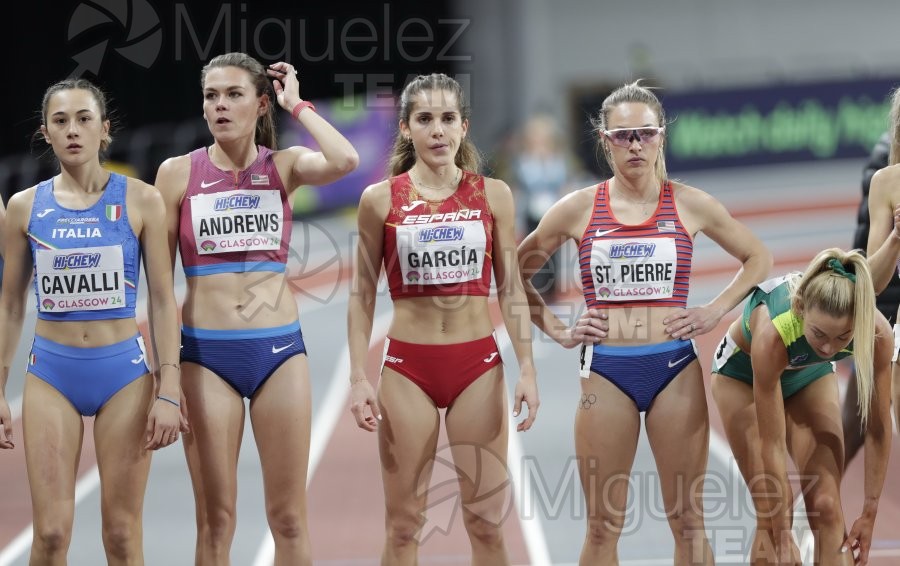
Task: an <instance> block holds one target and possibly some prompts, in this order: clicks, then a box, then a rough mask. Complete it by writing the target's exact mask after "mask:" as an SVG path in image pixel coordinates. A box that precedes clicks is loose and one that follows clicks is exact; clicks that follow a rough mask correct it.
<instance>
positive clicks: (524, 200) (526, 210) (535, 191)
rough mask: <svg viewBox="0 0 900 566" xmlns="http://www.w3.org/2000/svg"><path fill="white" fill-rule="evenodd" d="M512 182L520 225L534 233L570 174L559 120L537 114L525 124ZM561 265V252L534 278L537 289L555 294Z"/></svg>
mask: <svg viewBox="0 0 900 566" xmlns="http://www.w3.org/2000/svg"><path fill="white" fill-rule="evenodd" d="M511 174H512V176H511V178H510V179H509V180H510V184H511V185H512V187H513V189H514V190H515V191H516V213H517V217H518V218H517V220H518V225H519V226H520V227H521V228H524V230H525V233H526V234H530V233H531V232H533V231H534V230H535V228H537V225H538V223H539V222H540V221H541V218H543V216H544V214H545V213H546V212H547V210H548V209H549V208H550V207H551V206H552V205H553V203H555V202H556V201H557V200H558V199H559V197H560V195H561V194H562V193H563V192H564V189H565V187H566V184H567V182H568V181H569V177H570V164H569V161H568V152H567V151H566V150H565V148H564V146H563V141H562V136H561V135H560V132H559V127H558V125H557V123H556V121H555V120H554V119H553V118H552V117H550V116H549V115H547V114H535V115H534V116H532V117H531V118H530V119H529V120H528V121H527V122H526V123H525V125H524V126H523V128H522V133H521V138H520V144H519V147H518V153H515V154H514V155H513V156H512V159H511ZM559 269H560V257H559V252H556V253H554V254H553V255H552V256H551V257H550V258H548V259H547V263H546V264H545V265H544V266H543V267H542V268H541V269H540V271H538V272H537V273H536V274H535V275H534V277H533V278H532V283H533V284H534V287H535V289H537V291H538V292H540V293H541V295H543V296H544V297H545V298H549V297H552V296H553V294H554V292H555V290H556V282H557V279H558V275H559Z"/></svg>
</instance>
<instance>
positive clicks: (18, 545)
mask: <svg viewBox="0 0 900 566" xmlns="http://www.w3.org/2000/svg"><path fill="white" fill-rule="evenodd" d="M99 485H100V473H99V472H98V471H97V467H96V466H94V467H93V468H91V469H90V471H88V472H87V473H86V474H84V475H83V476H81V478H79V479H78V482H77V483H76V484H75V505H76V506H77V505H78V504H79V503H80V502H81V501H83V500H84V498H85V497H87V496H88V495H90V494H91V492H93V491H94V490H95V489H97V487H98V486H99ZM32 538H34V524H33V523H32V524H30V525H28V527H27V528H26V529H25V530H23V531H22V532H21V533H19V535H18V536H17V537H16V538H14V539H13V541H12V542H11V543H10V544H9V545H8V546H7V547H6V548H5V549H4V550H3V552H0V566H10V565H11V564H12V563H13V562H15V561H16V560H17V559H18V558H19V557H20V556H22V555H23V554H25V552H26V551H27V550H28V549H29V548H31V540H32Z"/></svg>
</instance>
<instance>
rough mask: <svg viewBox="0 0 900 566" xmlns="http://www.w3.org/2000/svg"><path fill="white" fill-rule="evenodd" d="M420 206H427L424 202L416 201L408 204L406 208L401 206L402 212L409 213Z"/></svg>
mask: <svg viewBox="0 0 900 566" xmlns="http://www.w3.org/2000/svg"><path fill="white" fill-rule="evenodd" d="M420 204H425V201H424V200H414V201H412V202H411V203H409V204H407V205H406V206H401V207H400V210H402V211H403V212H409V211H410V210H412V209H414V208H415V207H417V206H419V205H420Z"/></svg>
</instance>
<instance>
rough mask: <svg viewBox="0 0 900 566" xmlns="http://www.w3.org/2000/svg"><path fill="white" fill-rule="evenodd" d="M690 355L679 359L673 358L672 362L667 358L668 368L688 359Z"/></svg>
mask: <svg viewBox="0 0 900 566" xmlns="http://www.w3.org/2000/svg"><path fill="white" fill-rule="evenodd" d="M690 357H691V355H690V354H688V355H686V356H685V357H683V358H681V359H680V360H675V361H674V362H673V361H672V360H669V367H670V368H673V367H675V366H677V365H678V364H680V363H681V362H683V361H684V360H686V359H688V358H690Z"/></svg>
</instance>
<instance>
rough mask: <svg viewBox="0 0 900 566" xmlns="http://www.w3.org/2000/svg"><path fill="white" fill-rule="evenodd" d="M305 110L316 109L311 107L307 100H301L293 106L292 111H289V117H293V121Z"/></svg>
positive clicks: (311, 104)
mask: <svg viewBox="0 0 900 566" xmlns="http://www.w3.org/2000/svg"><path fill="white" fill-rule="evenodd" d="M305 108H312V109H313V110H315V109H316V107H315V106H313V103H312V102H310V101H308V100H301V101H300V102H298V103H297V105H296V106H294V109H293V110H291V116H293V117H294V120H297V119H298V118H297V117H298V116H299V115H300V113H301V112H303V110H304V109H305Z"/></svg>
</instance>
